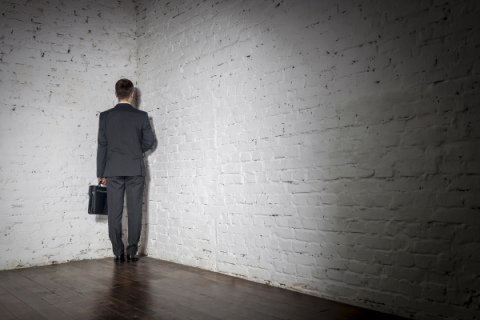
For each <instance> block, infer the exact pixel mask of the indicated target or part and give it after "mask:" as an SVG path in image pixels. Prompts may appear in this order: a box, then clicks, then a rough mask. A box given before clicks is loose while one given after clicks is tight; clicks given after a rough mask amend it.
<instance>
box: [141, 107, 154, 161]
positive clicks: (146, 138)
mask: <svg viewBox="0 0 480 320" xmlns="http://www.w3.org/2000/svg"><path fill="white" fill-rule="evenodd" d="M155 140H156V139H155V135H154V134H153V132H152V127H151V126H150V120H149V119H148V114H147V113H145V117H144V120H143V123H142V153H143V152H146V151H148V150H150V149H152V148H153V146H154V145H155Z"/></svg>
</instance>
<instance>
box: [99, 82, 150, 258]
mask: <svg viewBox="0 0 480 320" xmlns="http://www.w3.org/2000/svg"><path fill="white" fill-rule="evenodd" d="M133 94H134V87H133V83H132V82H131V81H130V80H127V79H120V80H119V81H117V83H116V84H115V96H116V97H117V98H118V104H117V105H116V106H115V107H114V108H112V109H109V110H107V111H105V112H102V113H100V123H99V128H98V149H97V177H98V182H99V183H100V182H102V183H103V184H106V185H107V204H108V234H109V237H110V241H111V242H112V249H113V254H114V255H115V259H114V261H115V262H124V261H125V246H124V244H123V241H122V215H123V198H124V194H125V192H126V195H127V213H128V246H127V261H128V262H134V261H138V257H137V256H136V254H137V251H138V241H139V240H140V232H141V229H142V203H143V189H144V183H145V175H146V170H145V163H144V162H143V153H144V152H145V151H147V150H149V149H151V148H152V147H153V145H154V143H155V137H154V135H153V132H152V128H151V127H150V121H149V119H148V114H147V113H146V112H144V111H140V110H138V109H135V108H134V107H133V106H132V100H133Z"/></svg>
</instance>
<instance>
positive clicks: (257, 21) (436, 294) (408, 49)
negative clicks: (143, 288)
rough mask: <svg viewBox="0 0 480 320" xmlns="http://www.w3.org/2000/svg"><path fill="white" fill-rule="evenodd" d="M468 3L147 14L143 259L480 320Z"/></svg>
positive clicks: (230, 4) (142, 43) (190, 4)
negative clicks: (151, 148)
mask: <svg viewBox="0 0 480 320" xmlns="http://www.w3.org/2000/svg"><path fill="white" fill-rule="evenodd" d="M479 13H480V12H479V4H478V2H477V1H455V2H454V3H451V2H446V1H426V2H419V1H380V0H378V1H374V0H372V1H368V2H359V1H280V0H279V1H253V0H251V1H221V2H218V1H210V0H207V1H205V2H199V1H193V0H190V1H189V0H185V1H141V2H140V4H139V8H138V13H137V44H138V81H139V82H138V86H139V88H140V89H141V90H142V93H143V96H142V106H141V107H142V109H144V110H146V111H148V112H150V115H151V116H152V118H153V122H154V127H155V130H156V134H157V138H158V140H159V146H158V148H157V150H156V151H155V152H154V153H152V155H151V156H150V157H149V159H148V161H149V171H150V182H149V198H148V204H149V208H150V211H149V228H148V233H149V242H148V248H147V252H148V254H149V255H151V256H153V257H157V258H161V259H167V260H172V261H175V262H180V263H184V264H188V265H193V266H198V267H201V268H206V269H210V270H214V271H219V272H223V273H227V274H232V275H236V276H240V277H245V278H248V279H251V280H254V281H259V282H265V283H270V284H272V285H275V286H280V287H285V288H289V289H293V290H299V291H302V292H306V293H309V294H313V295H318V296H322V297H327V298H330V299H334V300H339V301H345V302H348V303H353V304H356V305H361V306H365V307H369V308H374V309H377V310H381V311H386V312H391V313H395V314H399V315H402V316H407V317H414V318H417V319H478V318H479V316H478V314H480V310H479V307H478V305H479V303H480V301H479V293H480V278H479V276H478V274H479V273H478V270H479V267H480V254H479V252H480V239H479V238H478V234H480V233H479V231H480V230H479V229H480V228H479V225H480V215H479V214H480V212H479V207H480V206H479V200H477V199H479V197H478V192H479V191H480V190H479V189H480V176H479V171H480V169H479V168H480V166H479V165H478V163H479V162H478V161H479V160H480V159H479V158H480V157H479V151H478V150H480V149H479V146H480V140H479V138H480V131H479V129H478V126H477V125H476V124H477V123H478V120H479V119H480V111H479V110H480V109H479V106H478V101H479V99H478V95H479V93H478V92H479V90H478V83H479V71H478V56H479V53H480V52H479V51H478V47H479V41H478V40H477V39H479V38H480V37H479V25H478V23H476V21H477V17H478V14H479Z"/></svg>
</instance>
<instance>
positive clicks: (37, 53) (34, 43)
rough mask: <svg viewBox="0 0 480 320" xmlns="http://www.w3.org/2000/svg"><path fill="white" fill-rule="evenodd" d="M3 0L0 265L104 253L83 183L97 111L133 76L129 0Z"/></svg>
mask: <svg viewBox="0 0 480 320" xmlns="http://www.w3.org/2000/svg"><path fill="white" fill-rule="evenodd" d="M0 4H1V5H0V26H1V28H0V96H1V99H0V150H1V156H0V214H1V221H0V270H4V269H12V268H17V267H27V266H35V265H44V264H50V263H58V262H65V261H69V260H76V259H89V258H98V257H104V256H110V255H111V249H110V241H109V240H108V232H107V222H106V219H105V218H99V217H96V216H93V215H92V216H89V215H88V214H87V204H88V197H87V190H88V185H89V184H91V183H95V181H94V179H95V157H96V140H97V130H98V117H97V115H98V113H99V112H100V111H103V110H106V109H107V108H109V107H111V106H113V105H114V103H115V101H116V100H115V95H114V87H113V86H114V84H115V81H116V80H117V79H118V78H119V77H120V76H127V77H130V78H132V79H134V78H135V70H136V60H135V53H136V42H135V34H134V32H135V16H134V14H133V13H134V6H133V4H130V3H122V4H118V3H117V1H103V2H102V3H101V4H100V3H98V2H97V1H76V2H75V1H55V0H54V1H7V0H2V1H0Z"/></svg>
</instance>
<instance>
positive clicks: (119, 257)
mask: <svg viewBox="0 0 480 320" xmlns="http://www.w3.org/2000/svg"><path fill="white" fill-rule="evenodd" d="M113 261H115V262H124V261H125V255H124V254H121V255H119V256H115V259H113Z"/></svg>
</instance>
